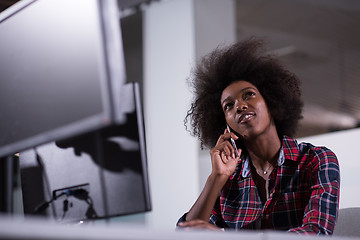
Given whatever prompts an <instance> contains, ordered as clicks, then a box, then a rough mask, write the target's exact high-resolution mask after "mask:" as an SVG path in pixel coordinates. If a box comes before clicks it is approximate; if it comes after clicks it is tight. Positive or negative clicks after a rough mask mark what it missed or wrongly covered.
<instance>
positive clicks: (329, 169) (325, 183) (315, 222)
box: [289, 147, 340, 235]
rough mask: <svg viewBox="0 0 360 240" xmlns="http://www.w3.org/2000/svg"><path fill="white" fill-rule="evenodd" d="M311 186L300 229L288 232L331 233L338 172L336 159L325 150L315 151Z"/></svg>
mask: <svg viewBox="0 0 360 240" xmlns="http://www.w3.org/2000/svg"><path fill="white" fill-rule="evenodd" d="M312 165H313V179H312V180H313V184H312V187H311V195H310V200H309V203H308V205H307V206H306V208H305V212H304V217H303V224H302V226H301V227H297V228H293V229H290V230H289V231H290V232H296V233H302V234H326V235H331V234H332V233H333V230H334V227H335V223H336V219H337V214H338V210H339V195H340V194H339V193H340V170H339V164H338V160H337V157H336V156H335V154H334V153H333V152H332V151H331V150H329V149H327V148H324V147H322V148H319V149H318V150H317V151H315V155H314V159H313V161H312Z"/></svg>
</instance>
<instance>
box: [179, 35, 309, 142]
mask: <svg viewBox="0 0 360 240" xmlns="http://www.w3.org/2000/svg"><path fill="white" fill-rule="evenodd" d="M189 80H190V81H191V83H192V86H193V88H194V95H195V98H194V101H193V103H192V104H191V107H190V109H189V110H188V112H187V115H186V117H185V120H184V123H185V126H186V128H187V129H188V124H189V123H190V124H191V127H192V129H191V131H190V132H191V133H192V134H193V135H195V136H197V137H198V138H199V139H200V141H201V147H204V146H206V147H209V148H212V147H214V146H215V144H216V142H217V139H218V138H219V136H220V135H221V134H222V133H223V132H224V129H225V127H226V122H225V116H224V113H223V110H222V108H221V104H220V98H221V94H222V91H223V90H224V89H225V88H226V87H227V86H228V85H229V84H231V83H233V82H235V81H239V80H245V81H248V82H250V83H251V84H253V85H254V86H256V87H257V89H258V90H259V92H260V93H261V95H262V96H263V98H264V99H265V102H266V104H267V106H268V108H269V111H270V114H271V116H272V118H273V119H274V122H275V126H276V129H277V133H278V136H279V138H280V139H282V137H283V136H284V135H286V136H289V137H293V135H294V134H295V133H296V130H297V125H298V121H299V119H301V117H302V116H301V111H302V106H303V103H302V101H301V90H300V81H299V80H298V78H297V77H296V76H295V75H294V74H293V73H291V72H289V71H288V70H286V69H285V68H284V67H283V66H282V64H281V63H280V62H279V61H278V60H277V59H276V58H275V57H274V56H272V55H270V54H266V53H265V49H264V42H263V40H261V39H256V38H250V39H248V40H245V41H241V42H238V43H235V44H233V45H231V46H228V47H224V48H219V47H218V48H216V49H215V50H214V51H212V52H211V53H210V54H208V55H206V56H205V57H203V58H202V59H201V61H200V62H199V63H198V64H197V66H196V67H195V69H193V74H192V77H191V78H190V79H189Z"/></svg>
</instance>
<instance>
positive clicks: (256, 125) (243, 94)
mask: <svg viewBox="0 0 360 240" xmlns="http://www.w3.org/2000/svg"><path fill="white" fill-rule="evenodd" d="M221 106H222V109H223V111H224V114H225V120H226V122H227V124H228V125H229V126H230V127H231V128H232V129H233V130H234V131H235V132H237V133H238V134H239V135H240V136H241V137H242V138H243V139H244V140H246V139H251V138H254V137H257V136H259V135H261V134H267V133H269V132H270V131H269V130H272V131H271V132H273V130H275V132H276V129H275V124H274V122H273V121H272V118H271V115H270V112H269V111H268V108H267V105H266V103H265V100H264V98H263V97H262V95H261V94H260V92H259V90H258V89H257V88H256V87H255V86H254V85H253V84H251V83H249V82H247V81H237V82H233V83H231V84H230V85H229V86H227V87H226V88H225V89H224V91H223V92H222V95H221Z"/></svg>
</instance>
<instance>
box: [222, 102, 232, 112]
mask: <svg viewBox="0 0 360 240" xmlns="http://www.w3.org/2000/svg"><path fill="white" fill-rule="evenodd" d="M232 105H233V104H232V103H227V104H225V105H224V111H228V110H229V109H230V108H231V107H232Z"/></svg>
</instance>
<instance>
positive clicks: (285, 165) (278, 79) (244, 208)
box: [177, 39, 340, 235]
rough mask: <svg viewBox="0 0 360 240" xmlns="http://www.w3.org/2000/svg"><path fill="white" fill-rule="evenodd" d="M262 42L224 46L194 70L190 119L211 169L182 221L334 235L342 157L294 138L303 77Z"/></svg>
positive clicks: (183, 224) (212, 226)
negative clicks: (207, 150)
mask: <svg viewBox="0 0 360 240" xmlns="http://www.w3.org/2000/svg"><path fill="white" fill-rule="evenodd" d="M262 47H263V43H262V41H260V40H257V39H249V40H246V41H243V42H239V43H236V44H234V45H232V46H230V47H227V48H222V49H220V48H218V49H216V50H214V51H213V52H212V53H210V54H209V55H208V56H206V57H205V58H203V59H202V61H201V62H200V64H199V65H198V66H197V68H196V69H195V72H194V78H193V84H194V89H195V99H194V102H193V104H192V106H191V109H190V110H189V111H188V114H187V118H186V123H188V121H189V120H190V123H191V124H192V133H193V134H194V135H196V136H198V137H199V139H200V140H201V143H202V146H207V147H209V148H211V150H210V156H211V163H212V172H211V174H210V175H209V177H208V179H207V181H206V184H205V186H204V189H203V191H202V192H201V194H200V196H199V198H198V199H197V201H196V202H195V203H194V205H193V206H192V208H191V209H190V210H189V212H188V213H186V214H184V216H182V217H181V218H180V220H179V222H178V224H177V225H178V227H180V228H205V229H233V230H240V229H273V230H287V231H290V232H297V233H309V234H310V233H313V234H328V235H331V234H332V232H333V230H334V226H335V222H336V218H337V213H338V203H339V184H340V172H339V165H338V161H337V158H336V156H335V154H334V153H333V152H332V151H331V150H329V149H327V148H325V147H316V146H313V145H311V144H309V143H297V141H296V140H294V139H293V138H291V137H292V136H293V135H294V133H295V132H296V128H297V124H298V120H299V119H300V118H301V109H302V105H303V104H302V101H301V91H300V86H299V85H300V83H299V80H298V79H297V77H296V76H295V75H294V74H292V73H290V72H289V71H287V70H286V69H284V67H283V66H282V65H281V64H280V63H279V62H278V61H277V60H276V59H275V58H274V57H273V56H271V55H268V54H264V53H263V51H261V50H263V48H262ZM232 139H233V140H232ZM234 140H235V144H232V141H234Z"/></svg>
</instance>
